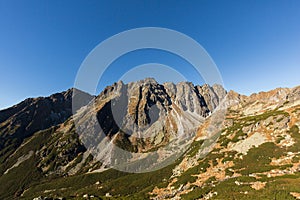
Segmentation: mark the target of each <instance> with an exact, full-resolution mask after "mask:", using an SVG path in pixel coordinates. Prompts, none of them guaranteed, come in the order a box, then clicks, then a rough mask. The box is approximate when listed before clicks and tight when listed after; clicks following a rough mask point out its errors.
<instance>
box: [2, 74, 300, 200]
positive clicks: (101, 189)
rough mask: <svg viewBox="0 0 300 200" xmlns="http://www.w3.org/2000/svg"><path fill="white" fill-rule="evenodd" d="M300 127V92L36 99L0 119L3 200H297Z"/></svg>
mask: <svg viewBox="0 0 300 200" xmlns="http://www.w3.org/2000/svg"><path fill="white" fill-rule="evenodd" d="M299 126H300V87H295V88H291V89H288V88H278V89H275V90H272V91H269V92H261V93H258V94H253V95H251V96H244V95H240V94H238V93H236V92H234V91H229V92H227V91H225V90H224V89H223V88H222V87H221V86H220V85H214V86H209V85H203V86H195V85H193V84H192V83H189V82H181V83H178V84H173V83H164V84H159V83H157V82H156V81H155V80H154V79H151V78H148V79H145V80H141V81H137V82H132V83H128V84H124V83H123V82H121V81H120V82H117V83H115V84H113V85H111V86H108V87H106V88H105V89H104V90H103V91H102V92H101V93H100V94H99V95H98V96H95V97H94V96H91V95H89V94H87V93H84V92H82V91H80V90H76V89H70V90H68V91H66V92H62V93H57V94H54V95H51V96H50V97H45V98H43V97H40V98H32V99H27V100H25V101H23V102H21V103H19V104H17V105H16V106H13V107H11V108H8V109H5V110H2V111H0V137H1V140H0V185H1V187H0V199H33V198H37V199H46V198H47V199H51V198H53V199H55V198H66V199H253V198H259V199H295V198H297V197H299V196H300V173H299V172H300V154H299V152H300V149H299V148H300V146H299V144H300V133H299ZM141 156H142V157H141Z"/></svg>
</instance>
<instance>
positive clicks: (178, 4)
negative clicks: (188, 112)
mask: <svg viewBox="0 0 300 200" xmlns="http://www.w3.org/2000/svg"><path fill="white" fill-rule="evenodd" d="M299 10H300V1H298V0H287V1H286V0H281V1H277V0H264V1H261V0H249V1H241V0H236V1H230V0H228V1H223V0H220V1H213V0H207V1H201V0H197V1H177V0H176V1H175V0H174V1H168V0H164V1H154V0H152V1H140V0H136V1H125V0H120V1H99V0H89V1H84V0H82V1H73V0H69V1H67V0H47V1H44V0H28V1H21V0H20V1H17V0H0V72H1V76H0V77H1V78H0V95H1V96H0V108H5V107H8V106H11V105H13V104H15V103H17V102H19V101H21V100H23V99H25V98H27V97H36V96H47V95H49V94H51V93H54V92H58V91H62V90H66V89H68V88H70V87H72V86H73V83H74V79H75V76H76V72H77V70H78V68H79V67H80V65H81V63H82V61H83V59H84V58H85V57H86V56H87V54H88V53H89V52H90V51H91V50H92V49H93V48H94V47H95V46H96V45H97V44H99V43H100V42H101V41H103V40H105V39H107V38H108V37H110V36H112V35H114V34H117V33H119V32H121V31H124V30H128V29H132V28H137V27H147V26H158V27H165V28H170V29H174V30H177V31H180V32H182V33H185V34H187V35H189V36H190V37H192V38H194V39H195V40H196V41H198V42H199V43H200V44H201V45H202V46H203V47H204V48H205V49H206V50H207V52H208V53H209V54H210V55H211V57H212V58H213V60H214V61H215V63H216V64H217V66H218V67H219V70H220V72H221V74H222V77H223V80H224V84H225V86H226V88H227V89H228V90H230V89H233V90H235V91H237V92H240V93H243V94H250V93H252V92H258V91H261V90H269V89H272V88H276V87H293V86H296V85H300V78H299V74H300V73H299V71H300V12H299ZM163 55H164V54H159V53H157V52H152V53H151V51H150V53H149V52H148V53H144V54H139V52H136V54H134V53H133V54H132V55H128V57H127V58H126V59H125V58H124V59H123V63H122V59H120V61H119V66H120V65H122V64H123V65H128V66H129V65H141V64H143V63H147V62H160V61H162V64H170V63H168V62H171V63H172V60H173V59H172V57H170V56H169V55H166V56H163ZM168 57H169V59H168ZM174 60H175V58H174ZM163 61H164V62H163ZM178 63H180V62H178ZM111 71H112V70H111ZM110 73H111V76H108V77H110V78H107V79H106V80H104V83H105V84H111V83H112V82H114V81H116V80H117V79H118V78H120V76H117V75H116V76H113V74H114V73H113V71H112V72H110ZM108 74H109V72H108ZM100 88H101V86H100Z"/></svg>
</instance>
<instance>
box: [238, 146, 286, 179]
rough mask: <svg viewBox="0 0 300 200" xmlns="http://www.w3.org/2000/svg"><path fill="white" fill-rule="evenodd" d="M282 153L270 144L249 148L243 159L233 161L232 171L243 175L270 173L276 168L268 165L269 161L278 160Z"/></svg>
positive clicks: (282, 151)
mask: <svg viewBox="0 0 300 200" xmlns="http://www.w3.org/2000/svg"><path fill="white" fill-rule="evenodd" d="M284 152H285V151H284V150H283V149H281V148H279V147H277V146H276V145H275V144H274V143H272V142H267V143H264V144H262V145H260V146H258V147H254V148H251V149H250V150H249V151H248V153H247V155H244V156H243V159H237V160H235V161H234V164H235V166H234V169H235V170H237V171H239V172H240V173H242V174H243V175H248V174H251V173H254V172H256V173H259V172H266V171H270V170H271V169H274V168H276V166H271V165H270V163H271V159H272V158H279V157H280V156H281V155H283V153H284Z"/></svg>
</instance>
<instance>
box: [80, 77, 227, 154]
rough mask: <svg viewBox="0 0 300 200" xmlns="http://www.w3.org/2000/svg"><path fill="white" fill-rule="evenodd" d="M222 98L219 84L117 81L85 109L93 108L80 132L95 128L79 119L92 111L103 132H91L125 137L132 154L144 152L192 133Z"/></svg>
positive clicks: (122, 139)
mask: <svg viewBox="0 0 300 200" xmlns="http://www.w3.org/2000/svg"><path fill="white" fill-rule="evenodd" d="M225 96H226V91H225V90H224V89H223V88H222V87H220V86H218V85H215V86H213V87H210V86H208V85H204V86H194V85H193V84H192V83H188V82H181V83H178V84H176V85H175V84H173V83H165V84H163V85H162V84H159V83H157V82H156V81H155V80H154V79H151V78H148V79H145V80H141V81H138V82H132V83H129V84H124V83H123V82H118V83H115V84H114V85H112V86H109V87H107V88H105V89H104V91H103V92H102V93H101V94H100V95H99V96H98V97H97V98H96V99H95V102H94V104H93V105H94V106H92V105H90V107H91V109H90V108H89V107H88V108H86V109H90V110H92V108H94V107H95V109H94V110H93V111H92V112H83V113H84V114H82V115H80V117H78V118H79V119H78V124H81V126H82V127H81V128H80V129H81V130H86V128H84V127H92V126H94V125H93V124H91V123H90V122H91V121H94V122H95V120H92V119H90V120H85V121H83V120H81V119H86V118H89V117H91V116H90V114H91V113H93V112H94V113H96V115H97V119H98V122H99V124H100V126H101V128H100V127H99V128H100V129H102V130H100V129H99V130H98V129H97V130H94V131H93V132H99V131H100V132H101V131H103V132H104V134H105V135H106V136H108V137H110V138H112V137H114V136H115V135H118V137H116V139H117V140H120V142H121V141H124V140H125V138H124V137H126V140H128V141H129V142H130V143H131V145H130V146H131V147H132V146H133V147H134V151H137V152H143V151H148V150H150V149H152V148H157V146H159V145H162V144H164V143H167V142H170V140H172V139H174V138H175V137H177V134H188V132H195V131H196V129H197V127H199V125H200V124H201V123H202V122H203V120H204V118H205V117H207V116H209V115H210V113H212V112H213V111H214V109H215V108H216V107H217V106H218V105H219V102H220V101H221V100H222V99H224V98H225ZM75 119H77V118H76V117H75ZM95 123H96V122H95ZM160 133H163V135H161V134H160ZM97 142H98V141H97ZM131 147H130V148H131Z"/></svg>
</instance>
